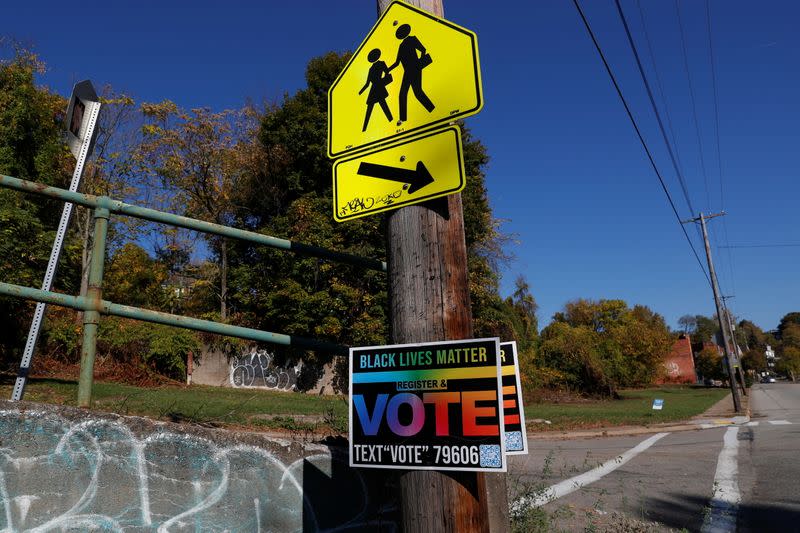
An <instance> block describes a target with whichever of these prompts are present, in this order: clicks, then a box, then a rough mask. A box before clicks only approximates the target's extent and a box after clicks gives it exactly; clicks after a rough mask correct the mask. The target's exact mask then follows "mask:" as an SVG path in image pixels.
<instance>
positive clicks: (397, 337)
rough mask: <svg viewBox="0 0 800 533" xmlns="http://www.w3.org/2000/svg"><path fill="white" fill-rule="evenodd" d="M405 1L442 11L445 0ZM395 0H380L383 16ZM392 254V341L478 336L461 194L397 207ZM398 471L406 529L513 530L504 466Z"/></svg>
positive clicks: (389, 249)
mask: <svg viewBox="0 0 800 533" xmlns="http://www.w3.org/2000/svg"><path fill="white" fill-rule="evenodd" d="M406 1H407V2H408V3H409V4H412V5H414V6H416V7H419V8H421V9H424V10H426V11H428V12H430V13H433V14H434V15H436V16H439V17H443V15H444V8H443V6H442V0H406ZM390 3H391V0H378V16H380V15H381V14H382V13H383V12H384V11H385V10H386V9H387V8H388V7H389V4H390ZM467 187H469V184H467ZM387 254H388V263H389V264H388V266H389V299H390V325H391V335H392V342H394V343H396V344H404V343H414V342H431V341H441V340H459V339H468V338H471V337H472V336H473V329H472V309H471V306H470V296H469V279H468V274H467V246H466V241H465V237H464V215H463V210H462V205H461V195H460V194H454V195H450V196H447V197H445V198H440V199H437V200H432V201H429V202H427V203H424V204H419V205H413V206H408V207H404V208H401V209H399V210H397V211H393V212H392V213H391V214H390V215H389V219H388V227H387ZM398 475H399V486H400V500H401V501H400V506H401V519H402V528H403V531H407V532H424V533H428V532H431V531H437V532H441V531H446V532H448V531H449V532H454V533H455V532H467V531H470V532H472V531H492V532H504V531H508V530H509V516H508V500H507V495H506V487H505V474H484V473H483V472H447V473H446V474H445V473H440V472H436V471H432V470H412V471H408V472H404V473H401V474H398Z"/></svg>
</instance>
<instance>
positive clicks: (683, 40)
mask: <svg viewBox="0 0 800 533" xmlns="http://www.w3.org/2000/svg"><path fill="white" fill-rule="evenodd" d="M675 11H676V12H677V14H678V28H680V33H681V49H682V50H683V68H684V71H685V72H686V81H687V82H688V83H689V97H690V99H691V101H692V116H693V117H694V128H695V131H696V132H697V148H698V151H699V154H700V170H701V171H702V172H703V180H704V181H705V186H706V203H707V204H708V205H707V206H706V207H707V208H708V209H711V194H710V193H709V189H708V174H707V173H706V162H705V158H704V157H703V142H702V140H701V138H700V125H699V123H698V122H697V103H696V102H695V99H694V87H693V86H692V76H691V74H690V73H689V58H688V54H687V53H686V38H685V36H684V33H683V21H682V20H681V8H680V5H678V0H675Z"/></svg>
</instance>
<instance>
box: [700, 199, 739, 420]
mask: <svg viewBox="0 0 800 533" xmlns="http://www.w3.org/2000/svg"><path fill="white" fill-rule="evenodd" d="M724 214H725V213H717V214H716V215H709V216H707V217H704V216H703V213H700V216H699V217H697V218H693V219H692V220H691V221H687V222H697V221H698V220H699V221H700V226H701V227H702V228H703V241H704V242H705V245H706V259H707V260H708V273H709V274H710V275H711V290H712V291H713V292H714V305H715V306H716V307H717V320H718V321H719V329H720V331H722V344H723V348H724V349H725V360H726V361H727V367H728V382H729V383H730V386H731V396H733V408H734V410H735V411H736V412H737V413H741V412H742V400H741V398H740V397H739V388H738V387H737V386H736V372H735V370H734V367H733V359H731V351H730V348H729V342H730V341H729V339H728V329H727V328H726V327H725V324H724V322H723V309H722V304H720V303H719V287H718V286H717V274H716V272H714V262H713V261H712V260H711V245H710V244H709V243H708V231H707V230H706V219H707V218H714V217H718V216H721V215H724Z"/></svg>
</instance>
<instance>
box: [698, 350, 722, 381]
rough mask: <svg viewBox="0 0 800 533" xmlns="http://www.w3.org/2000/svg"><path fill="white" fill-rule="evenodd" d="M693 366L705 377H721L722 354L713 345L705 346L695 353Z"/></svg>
mask: <svg viewBox="0 0 800 533" xmlns="http://www.w3.org/2000/svg"><path fill="white" fill-rule="evenodd" d="M694 367H695V370H696V371H697V373H698V374H700V375H701V376H703V378H705V379H723V378H724V377H725V374H724V371H723V369H722V356H721V355H720V353H719V351H718V350H717V349H716V348H715V347H713V346H705V347H703V349H702V350H700V351H699V352H697V353H696V354H695V359H694Z"/></svg>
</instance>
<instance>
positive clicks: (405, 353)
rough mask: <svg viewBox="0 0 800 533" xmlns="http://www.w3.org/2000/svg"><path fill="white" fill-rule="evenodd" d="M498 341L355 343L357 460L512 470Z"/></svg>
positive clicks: (375, 464)
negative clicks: (507, 449)
mask: <svg viewBox="0 0 800 533" xmlns="http://www.w3.org/2000/svg"><path fill="white" fill-rule="evenodd" d="M501 391H502V385H501V368H500V344H499V341H498V339H496V338H491V339H470V340H462V341H443V342H434V343H423V344H397V345H392V346H371V347H362V348H351V349H350V417H349V418H350V466H358V467H372V468H401V469H414V470H470V471H489V472H505V471H506V458H505V457H506V453H505V438H504V428H503V424H504V416H503V397H502V393H501Z"/></svg>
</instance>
